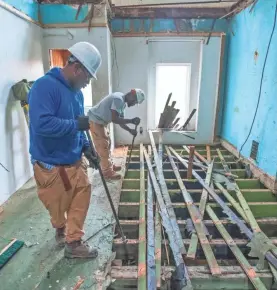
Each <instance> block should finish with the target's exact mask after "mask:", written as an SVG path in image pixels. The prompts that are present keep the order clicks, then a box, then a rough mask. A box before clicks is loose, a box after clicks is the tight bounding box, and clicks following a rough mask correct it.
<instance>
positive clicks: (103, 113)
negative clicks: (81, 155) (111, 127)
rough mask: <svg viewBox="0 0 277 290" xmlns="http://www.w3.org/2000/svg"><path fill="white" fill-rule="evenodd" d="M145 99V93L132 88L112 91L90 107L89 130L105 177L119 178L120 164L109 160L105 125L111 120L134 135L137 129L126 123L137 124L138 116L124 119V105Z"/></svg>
mask: <svg viewBox="0 0 277 290" xmlns="http://www.w3.org/2000/svg"><path fill="white" fill-rule="evenodd" d="M144 100H145V94H144V92H143V91H142V90H140V89H132V90H131V91H130V92H128V93H126V94H123V93H119V92H116V93H112V94H110V95H108V96H107V97H105V98H104V99H103V100H102V101H100V102H99V103H98V104H97V105H96V106H94V107H92V108H91V109H90V110H89V112H88V116H89V121H90V131H91V134H92V138H93V142H94V145H95V149H96V151H97V153H98V155H99V157H100V166H101V169H102V171H103V175H104V177H105V178H106V179H112V180H116V179H120V178H121V175H120V174H118V173H117V172H116V171H120V170H121V167H120V166H115V165H114V164H113V163H112V161H111V153H110V144H111V142H110V137H109V132H108V129H107V125H108V124H109V123H111V122H113V123H115V124H118V125H119V126H120V127H121V128H123V129H124V130H126V131H128V132H129V133H130V134H132V135H133V136H136V134H137V131H136V130H135V129H131V128H129V127H128V126H127V124H134V125H138V124H139V123H140V118H138V117H136V118H133V119H125V118H124V111H125V108H126V106H128V107H132V106H134V105H136V104H141V103H142V102H143V101H144Z"/></svg>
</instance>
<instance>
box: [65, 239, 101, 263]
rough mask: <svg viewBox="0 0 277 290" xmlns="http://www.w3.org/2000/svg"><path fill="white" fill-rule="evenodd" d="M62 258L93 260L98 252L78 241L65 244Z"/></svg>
mask: <svg viewBox="0 0 277 290" xmlns="http://www.w3.org/2000/svg"><path fill="white" fill-rule="evenodd" d="M64 256H65V257H66V258H69V259H74V258H85V259H94V258H96V257H97V256H98V251H97V250H96V249H93V248H92V247H90V246H89V245H88V243H86V242H84V241H82V240H80V241H74V242H72V243H65V249H64Z"/></svg>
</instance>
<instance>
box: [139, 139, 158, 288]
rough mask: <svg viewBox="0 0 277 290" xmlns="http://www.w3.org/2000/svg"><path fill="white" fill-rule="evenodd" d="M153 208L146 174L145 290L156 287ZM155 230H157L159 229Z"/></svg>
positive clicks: (150, 187)
mask: <svg viewBox="0 0 277 290" xmlns="http://www.w3.org/2000/svg"><path fill="white" fill-rule="evenodd" d="M148 153H149V157H150V156H151V146H150V145H149V146H148ZM142 154H143V152H142ZM143 167H144V165H143ZM141 193H142V189H141ZM142 194H143V195H144V194H145V193H144V192H143V193H142ZM153 210H154V205H153V190H152V184H151V179H150V175H149V174H148V176H147V290H155V289H156V288H157V287H156V265H155V227H154V213H153ZM157 215H158V217H159V213H158V212H157ZM157 230H158V231H159V229H157ZM160 258H161V257H160ZM160 262H161V259H160ZM143 286H144V284H143ZM139 289H140V288H139ZM142 289H143V288H142Z"/></svg>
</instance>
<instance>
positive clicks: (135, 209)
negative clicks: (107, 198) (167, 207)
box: [119, 202, 277, 219]
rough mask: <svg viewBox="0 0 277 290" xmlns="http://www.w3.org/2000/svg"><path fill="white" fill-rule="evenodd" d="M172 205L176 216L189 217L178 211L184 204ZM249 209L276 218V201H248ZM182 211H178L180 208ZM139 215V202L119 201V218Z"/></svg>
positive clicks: (216, 205) (266, 216)
mask: <svg viewBox="0 0 277 290" xmlns="http://www.w3.org/2000/svg"><path fill="white" fill-rule="evenodd" d="M209 204H210V206H211V207H212V208H213V209H214V210H217V212H216V214H218V212H222V211H221V208H220V207H219V205H218V204H216V203H209ZM226 204H227V205H228V206H229V207H230V208H231V209H232V210H235V209H234V208H233V207H232V206H231V204H230V203H226ZM195 205H196V206H199V203H195ZM172 206H173V208H174V211H175V214H176V216H177V218H181V219H185V218H189V215H186V216H182V217H181V216H180V213H181V212H182V215H183V209H186V205H185V204H184V203H172ZM249 206H250V209H251V211H252V213H253V214H254V216H255V218H271V217H272V218H277V210H276V208H277V202H250V203H249ZM178 209H180V210H182V211H180V210H178ZM138 216H139V202H137V203H136V202H133V203H122V202H121V203H120V208H119V217H120V218H121V219H127V218H134V219H137V218H138ZM222 217H224V214H222Z"/></svg>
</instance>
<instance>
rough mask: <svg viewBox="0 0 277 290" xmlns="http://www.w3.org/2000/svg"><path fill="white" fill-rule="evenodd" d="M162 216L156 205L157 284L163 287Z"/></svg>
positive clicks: (158, 286)
mask: <svg viewBox="0 0 277 290" xmlns="http://www.w3.org/2000/svg"><path fill="white" fill-rule="evenodd" d="M161 226H162V225H161V218H160V214H159V210H158V206H156V210H155V259H156V286H157V288H158V289H159V288H160V287H161V265H162V232H161Z"/></svg>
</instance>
